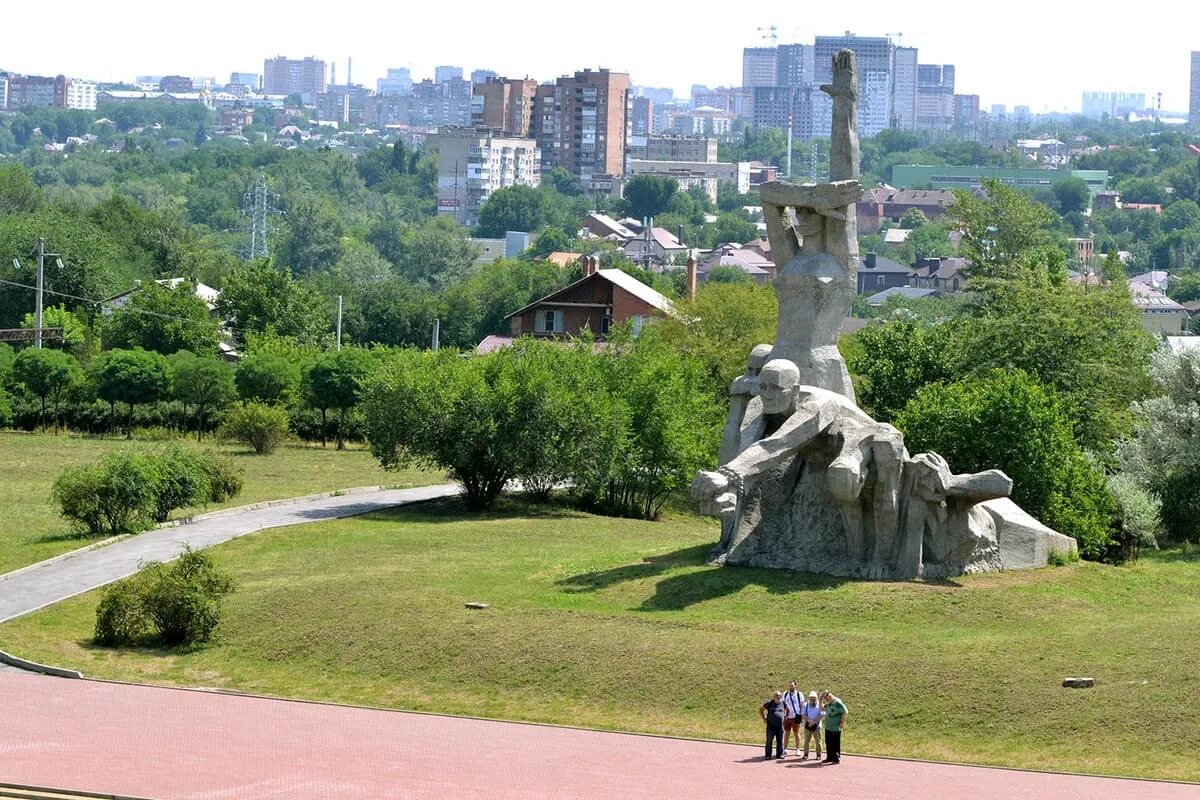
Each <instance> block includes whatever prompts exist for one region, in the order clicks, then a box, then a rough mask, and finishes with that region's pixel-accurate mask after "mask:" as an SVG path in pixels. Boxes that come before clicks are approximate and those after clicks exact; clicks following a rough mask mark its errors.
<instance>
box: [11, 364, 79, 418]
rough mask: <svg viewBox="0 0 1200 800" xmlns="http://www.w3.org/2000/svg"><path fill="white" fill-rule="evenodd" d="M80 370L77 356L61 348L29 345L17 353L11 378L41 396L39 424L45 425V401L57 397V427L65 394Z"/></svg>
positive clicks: (35, 395)
mask: <svg viewBox="0 0 1200 800" xmlns="http://www.w3.org/2000/svg"><path fill="white" fill-rule="evenodd" d="M80 376H81V371H80V369H79V363H78V362H77V361H76V360H75V358H74V356H72V355H70V354H69V353H64V352H63V351H62V350H47V349H37V348H28V349H26V350H22V351H21V352H20V353H19V354H17V357H16V359H15V360H14V361H13V365H12V380H13V381H14V382H15V383H16V384H18V385H20V386H23V387H24V388H25V390H26V391H28V392H29V393H30V394H32V395H33V396H34V397H36V398H37V399H38V401H39V402H40V404H41V407H40V409H39V411H38V425H40V426H41V428H42V430H45V429H46V402H47V401H48V400H49V399H51V398H53V400H54V427H55V430H57V429H58V426H59V423H60V422H61V415H60V414H59V404H60V401H61V399H62V394H63V392H64V391H65V390H67V389H68V388H70V387H71V386H72V385H73V384H75V383H76V382H78V381H79V379H80Z"/></svg>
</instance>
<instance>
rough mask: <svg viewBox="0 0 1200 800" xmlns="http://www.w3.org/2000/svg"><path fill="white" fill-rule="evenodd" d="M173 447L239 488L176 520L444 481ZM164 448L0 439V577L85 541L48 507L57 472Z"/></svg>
mask: <svg viewBox="0 0 1200 800" xmlns="http://www.w3.org/2000/svg"><path fill="white" fill-rule="evenodd" d="M177 441H179V442H180V443H181V444H186V445H188V446H192V447H200V448H201V449H211V450H216V451H219V452H222V453H225V454H228V455H229V456H231V457H232V458H233V459H234V461H235V462H236V463H237V464H238V465H239V466H240V467H241V468H242V470H243V474H242V477H243V479H244V481H245V487H244V488H243V489H242V493H241V494H240V495H238V496H237V497H235V498H233V499H232V500H230V501H229V502H227V503H222V504H220V505H212V506H210V507H207V508H199V509H188V510H185V511H180V512H177V514H176V516H178V515H182V514H188V513H197V512H200V511H205V510H213V509H217V508H223V507H226V506H240V505H245V504H248V503H256V502H258V501H260V500H278V499H281V498H285V497H295V496H297V495H304V494H313V493H316V492H323V491H332V490H334V489H348V488H350V487H353V486H375V485H386V486H393V485H394V486H420V485H424V484H430V483H439V482H441V481H442V480H444V479H443V478H442V476H440V475H439V474H437V473H431V472H420V471H416V470H412V471H403V472H385V471H384V470H383V469H382V468H380V466H379V464H378V462H376V461H375V459H374V458H372V457H371V454H370V453H369V452H367V451H366V450H363V449H350V450H343V451H342V452H337V451H336V450H335V449H334V448H333V447H332V446H330V447H329V448H328V449H322V448H320V447H308V446H302V445H295V446H291V447H281V448H280V449H279V450H277V451H275V453H273V454H272V455H269V456H257V455H254V454H253V453H252V452H251V451H250V450H248V449H247V448H245V447H244V446H241V445H226V444H221V443H219V442H217V441H216V440H213V439H208V440H205V441H204V442H203V443H201V444H197V443H196V440H195V439H186V440H185V439H180V440H177ZM163 446H164V443H163V442H151V441H141V440H137V439H134V440H133V441H130V442H127V441H125V440H124V439H106V438H97V437H78V436H68V435H65V434H63V435H60V436H55V435H52V434H30V433H15V432H0V474H3V475H4V489H5V497H6V501H5V503H4V507H3V509H2V510H0V574H3V573H5V572H9V571H10V570H14V569H17V568H18V567H23V566H25V565H26V564H32V563H34V562H37V561H41V560H42V559H44V558H50V557H51V556H54V555H57V554H59V553H62V552H65V551H67V550H73V549H75V548H76V547H82V546H83V545H85V544H87V543H88V542H89V541H91V540H89V539H87V538H81V537H80V536H79V535H77V534H76V533H75V532H74V531H73V530H72V529H71V524H70V523H69V522H68V521H67V520H66V519H64V518H63V517H62V516H61V515H59V513H58V509H57V507H56V506H55V505H54V504H53V503H52V502H51V501H50V487H51V486H52V485H53V483H54V479H55V478H57V477H58V476H59V474H61V473H62V471H63V468H65V467H67V466H69V465H72V464H82V463H87V462H92V461H98V460H99V459H100V458H101V457H103V456H104V454H105V453H109V452H111V451H113V450H117V449H120V448H125V447H132V448H137V449H139V450H150V451H153V450H155V449H157V448H161V447H163Z"/></svg>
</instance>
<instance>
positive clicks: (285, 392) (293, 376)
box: [233, 353, 300, 405]
mask: <svg viewBox="0 0 1200 800" xmlns="http://www.w3.org/2000/svg"><path fill="white" fill-rule="evenodd" d="M233 382H234V385H235V386H236V387H237V393H238V397H240V398H241V399H242V400H247V401H254V402H258V403H267V404H273V405H281V404H284V403H287V402H289V401H290V400H291V398H292V396H293V395H294V394H295V392H296V389H297V388H298V387H299V385H300V368H299V366H297V365H296V364H295V363H294V362H293V361H290V360H289V359H287V358H285V357H284V356H281V355H276V354H274V353H260V354H251V355H248V356H246V357H245V358H243V359H242V360H241V361H239V362H238V365H237V372H236V373H235V374H234V376H233Z"/></svg>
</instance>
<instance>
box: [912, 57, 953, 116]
mask: <svg viewBox="0 0 1200 800" xmlns="http://www.w3.org/2000/svg"><path fill="white" fill-rule="evenodd" d="M917 127H918V128H920V129H921V130H927V131H949V130H950V129H951V128H953V127H954V65H953V64H920V65H918V66H917Z"/></svg>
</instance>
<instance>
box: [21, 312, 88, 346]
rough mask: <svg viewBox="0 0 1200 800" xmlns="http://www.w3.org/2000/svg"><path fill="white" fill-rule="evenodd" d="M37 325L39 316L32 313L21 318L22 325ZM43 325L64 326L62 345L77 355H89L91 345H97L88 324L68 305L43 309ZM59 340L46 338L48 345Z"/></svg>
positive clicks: (25, 326)
mask: <svg viewBox="0 0 1200 800" xmlns="http://www.w3.org/2000/svg"><path fill="white" fill-rule="evenodd" d="M36 325H37V317H36V316H35V315H34V314H32V313H29V314H26V315H25V318H24V319H22V320H21V327H22V328H26V329H30V328H33V327H35V326H36ZM42 327H44V328H62V332H63V333H62V339H61V340H60V341H61V347H62V348H63V349H64V350H67V351H68V352H70V353H72V354H73V355H75V356H76V357H81V356H82V357H85V358H86V357H88V356H90V355H91V353H90V352H89V349H90V347H89V346H90V345H92V346H94V345H95V340H94V338H93V337H91V336H90V331H89V330H88V328H87V325H86V324H85V323H84V322H83V320H81V319H80V318H79V317H78V316H76V315H75V314H73V313H71V312H70V311H67V309H66V306H50V307H49V308H46V309H43V310H42ZM56 344H59V342H52V341H49V340H46V345H48V346H54V345H56Z"/></svg>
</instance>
